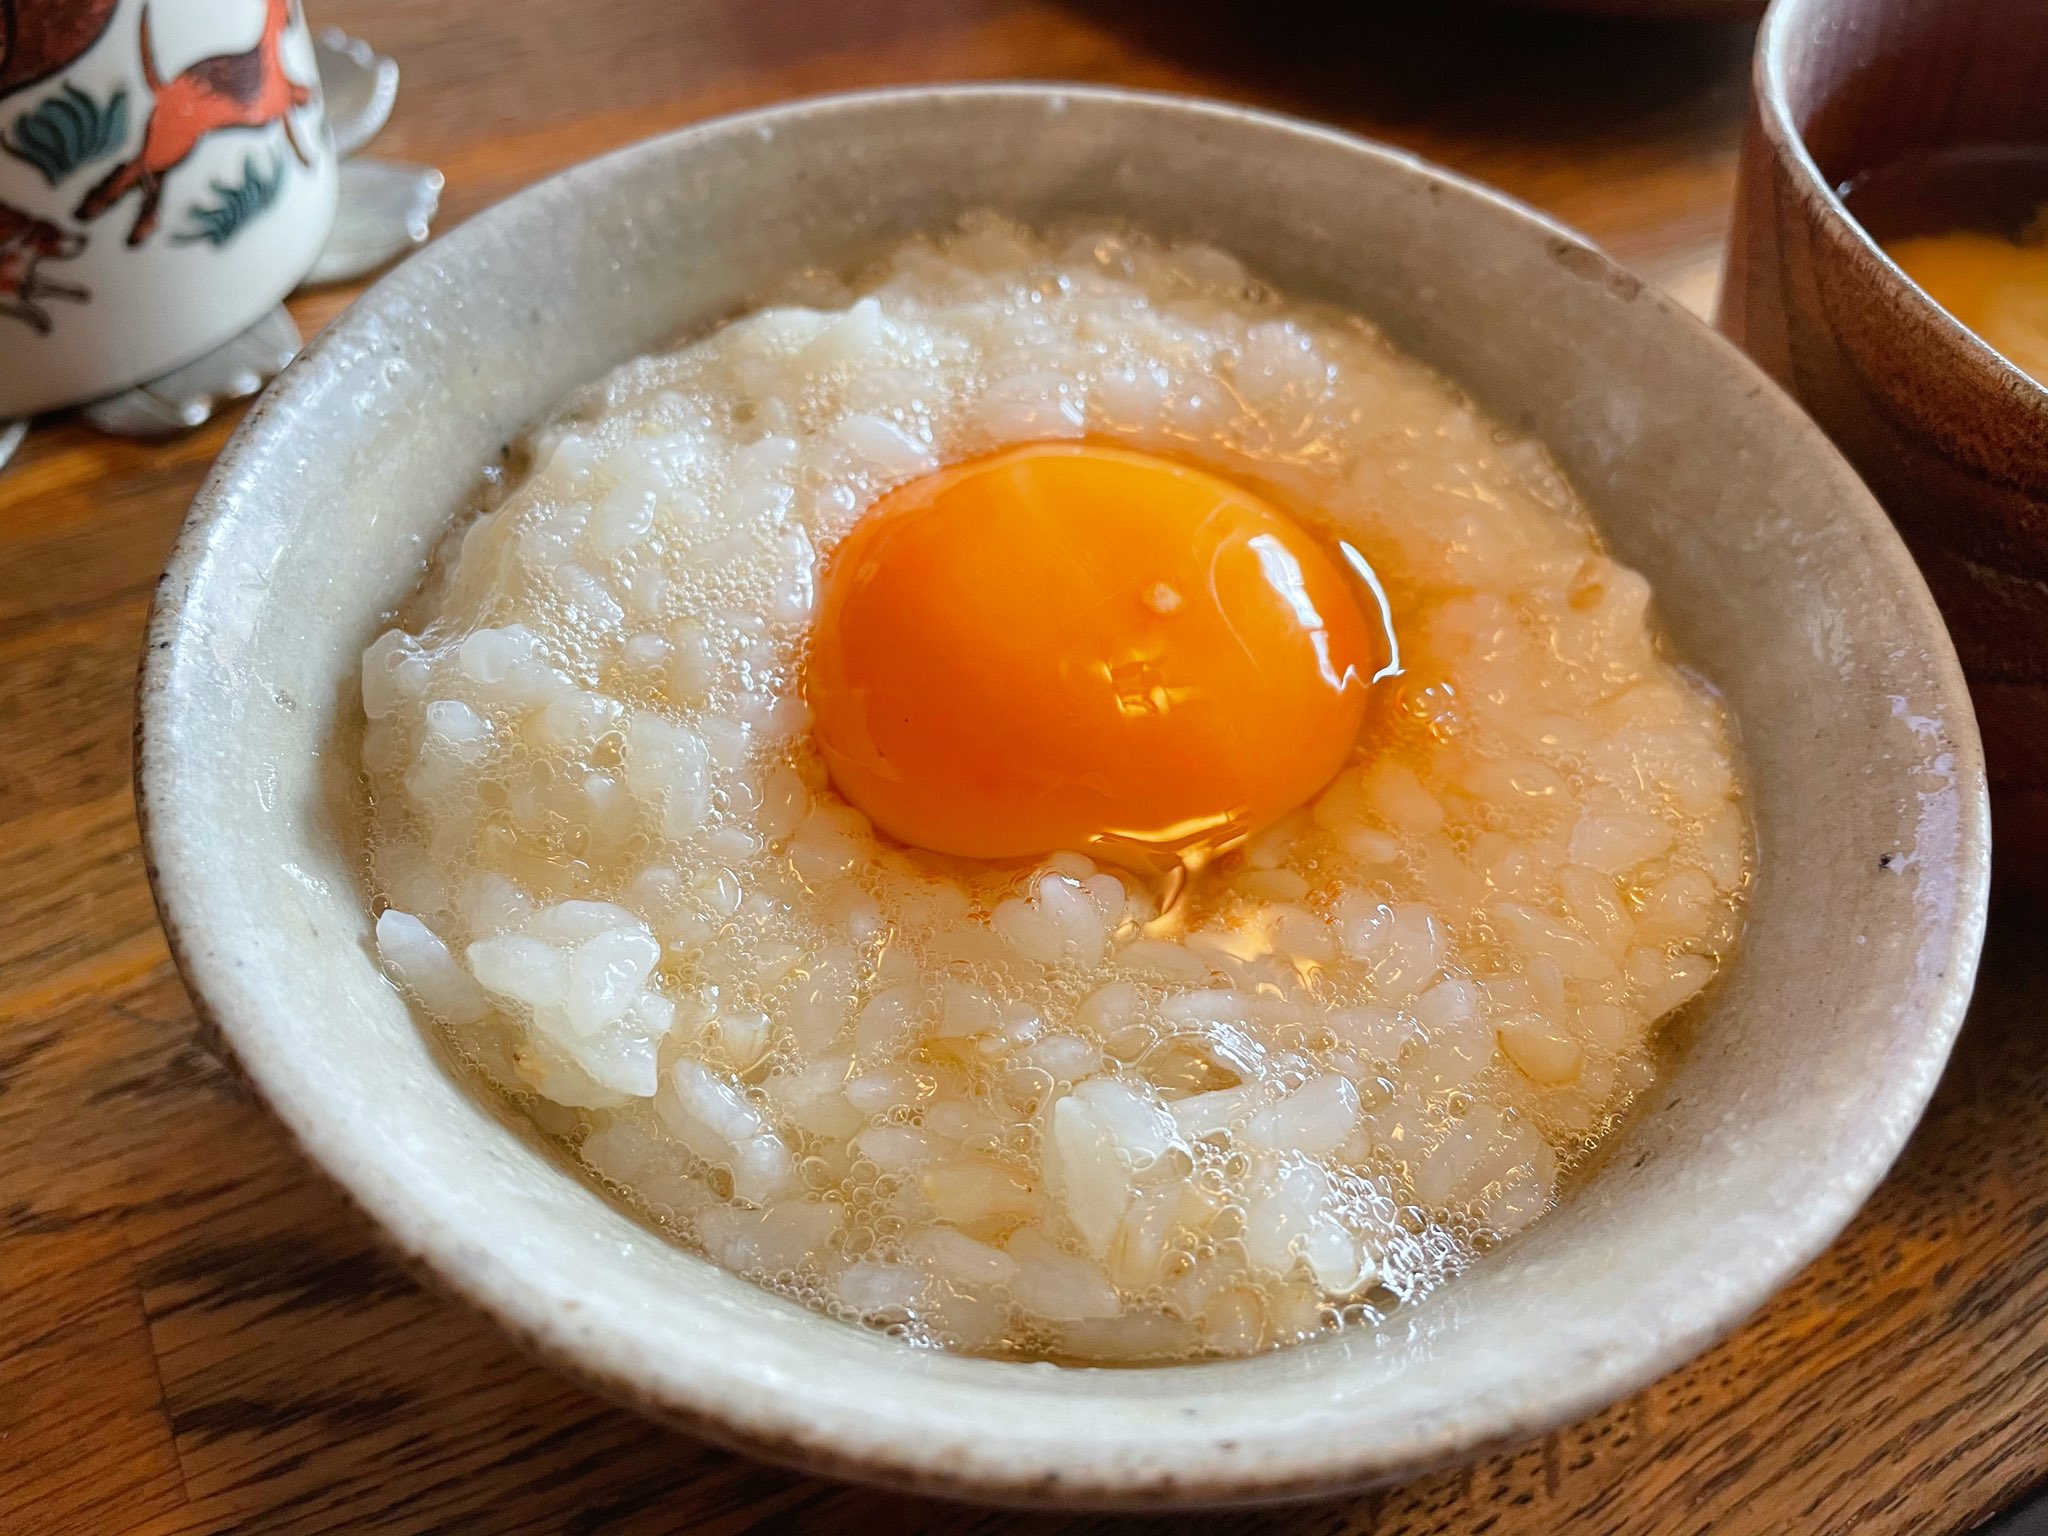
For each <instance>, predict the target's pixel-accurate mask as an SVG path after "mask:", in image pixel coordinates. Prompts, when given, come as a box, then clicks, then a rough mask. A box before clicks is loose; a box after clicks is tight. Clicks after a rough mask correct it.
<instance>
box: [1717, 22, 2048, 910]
mask: <svg viewBox="0 0 2048 1536" xmlns="http://www.w3.org/2000/svg"><path fill="white" fill-rule="evenodd" d="M1754 85H1755V90H1754V101H1753V105H1752V108H1751V119H1750V125H1749V132H1748V136H1747V138H1746V139H1745V141H1744V144H1743V150H1742V168H1741V175H1740V181H1739V185H1738V188H1737V194H1736V207H1735V227H1734V232H1733V235H1732V236H1731V239H1730V244H1729V250H1728V273H1727V279H1726V281H1725V282H1724V283H1723V285H1722V289H1721V313H1720V316H1719V324H1720V326H1721V328H1722V329H1723V330H1724V331H1726V332H1727V333H1728V335H1730V336H1731V337H1733V338H1734V339H1735V340H1736V341H1737V342H1738V343H1739V344H1740V345H1741V346H1742V347H1743V348H1744V349H1745V350H1746V351H1748V352H1749V354H1750V355H1751V356H1752V357H1754V358H1755V359H1756V360H1757V362H1759V363H1760V364H1762V365H1763V367H1764V369H1765V371H1766V372H1768V373H1770V374H1771V376H1772V377H1774V378H1775V379H1777V380H1778V381H1779V382H1780V383H1781V384H1783V385H1784V386H1785V388H1786V389H1788V390H1790V391H1791V392H1792V394H1793V395H1794V396H1796V397H1797V398H1798V400H1799V402H1800V404H1802V405H1803V406H1805V407H1806V409H1807V410H1808V411H1809V412H1811V413H1812V415H1813V418H1814V420H1815V421H1817V422H1819V423H1820V425H1821V426H1822V427H1823V428H1824V429H1825V430H1826V431H1827V433H1828V435H1829V436H1830V437H1832V438H1833V439H1834V440H1835V442H1836V443H1837V444H1838V445H1839V446H1840V447H1841V449H1842V451H1843V453H1845V454H1846V455H1847V456H1848V458H1849V461H1850V462H1851V463H1852V464H1854V465H1855V466H1856V468H1857V470H1858V471H1859V472H1860V473H1861V474H1862V475H1863V477H1864V478H1865V480H1866V481H1868V483H1869V485H1870V488H1871V490H1872V491H1874V492H1875V493H1876V494H1877V497H1878V500H1879V501H1881V502H1882V503H1883V504H1884V506H1885V508H1886V510H1888V511H1889V512H1890V513H1891V515H1892V517H1893V518H1894V519H1895V520H1896V521H1897V523H1898V525H1899V530H1900V532H1901V533H1903V534H1904V535H1905V538H1906V541H1907V543H1908V544H1909V545H1910V546H1911V548H1912V550H1913V553H1914V554H1915V556H1917V557H1918V559H1919V562H1920V568H1921V570H1922V571H1923V572H1924V573H1925V575H1926V577H1927V581H1928V585H1929V586H1931V587H1932V588H1933V590H1934V594H1935V597H1936V598H1937V599H1938V600H1939V602H1940V604H1941V610H1942V613H1943V614H1944V616H1945V617H1946V618H1947V620H1948V623H1949V625H1950V628H1951V630H1952V631H1953V633H1954V636H1955V641H1956V648H1957V650H1958V651H1960V652H1961V655H1962V661H1963V668H1964V670H1965V672H1966V673H1967V674H1968V676H1969V679H1970V686H1971V689H1972V691H1973V692H1974V694H1975V696H1976V703H1977V710H1978V713H1979V716H1980V718H1981V720H1982V722H1983V728H1984V741H1985V746H1986V749H1987V752H1988V755H1989V758H1990V767H1991V780H1992V793H1993V796H1994V801H1995V804H1996V807H1997V812H1998V847H1999V858H2000V863H2001V865H2002V867H2003V869H2004V870H2005V871H2006V872H2007V873H2010V874H2016V875H2019V876H2021V877H2022V878H2024V879H2026V880H2027V881H2029V882H2030V883H2032V884H2035V885H2048V388H2044V387H2042V385H2040V384H2038V383H2036V382H2035V381H2034V380H2033V379H2031V378H2029V377H2027V375H2025V374H2024V373H2022V372H2020V370H2019V369H2017V368H2015V367H2014V366H2013V365H2012V364H2011V363H2009V362H2007V361H2006V360H2005V358H2004V357H2002V356H2001V355H2000V354H1999V353H1997V352H1995V351H1993V350H1992V348H1990V347H1989V346H1987V345H1986V344H1985V343H1984V342H1983V341H1981V340H1979V339H1978V338H1977V336H1976V335H1975V334H1974V333H1972V332H1971V331H1969V330H1968V329H1966V328H1965V327H1964V326H1963V325H1961V324H1960V323H1959V322H1957V321H1956V320H1955V319H1954V318H1953V317H1952V316H1950V315H1949V313H1948V312H1947V311H1946V310H1944V309H1942V308H1941V307H1940V306H1939V305H1937V304H1936V303H1935V302H1934V301H1933V300H1932V299H1930V298H1929V297H1928V296H1927V294H1926V293H1925V292H1924V291H1922V289H1921V288H1920V286H1919V285H1918V284H1917V283H1915V282H1914V281H1913V280H1912V279H1911V278H1909V277H1907V276H1906V274H1905V273H1904V272H1903V271H1901V270H1900V269H1899V267H1898V266H1897V265H1896V264H1895V263H1893V261H1892V260H1891V258H1889V257H1888V256H1886V255H1885V254H1884V252H1883V251H1882V250H1881V249H1879V247H1878V245H1877V242H1876V241H1875V240H1873V239H1872V238H1871V237H1870V235H1869V234H1868V233H1867V232H1866V231H1865V230H1864V229H1863V227H1862V226H1861V225H1860V224H1858V223H1857V222H1856V220H1855V219H1854V218H1853V217H1851V216H1850V214H1849V211H1848V209H1847V208H1846V207H1845V206H1844V205H1843V201H1842V199H1841V198H1840V197H1839V196H1838V195H1837V193H1836V189H1837V188H1838V187H1839V186H1840V185H1841V184H1842V183H1844V182H1845V181H1848V180H1850V179H1851V178H1854V177H1859V176H1862V175H1863V174H1865V173H1867V172H1870V171H1874V170H1879V169H1882V168H1884V167H1886V166H1889V165H1891V164H1893V163H1894V162H1896V161H1898V160H1900V159H1902V158H1904V157H1907V156H1911V155H1915V154H1920V153H1925V152H1929V151H1938V150H1943V149H1950V148H1954V147H1956V146H1964V145H1983V144H1995V145H2038V146H2048V7H2043V6H2041V5H2039V4H2037V3H2035V0H1778V3H1777V4H1776V5H1774V6H1773V7H1772V9H1771V14H1770V17H1769V19H1768V20H1767V21H1766V22H1765V24H1764V28H1763V31H1762V32H1761V34H1760V35H1759V37H1758V40H1757V54H1756V75H1755V81H1754ZM2040 182H2041V172H2040V169H2039V167H2038V165H2036V166H2035V167H2033V168H2032V169H2031V170H2029V169H2027V168H2024V167H2023V168H2022V169H2021V171H2020V179H2019V181H2018V182H2017V183H2016V185H2015V186H2014V188H2013V190H2014V192H2015V193H2017V194H2018V195H2020V196H2023V197H2024V196H2026V195H2027V193H2028V192H2029V190H2031V192H2032V193H2033V195H2034V200H2035V201H2038V199H2039V197H2040V196H2042V195H2043V194H2044V191H2048V189H2044V188H2043V187H2042V186H2041V184H2040ZM1952 190H1953V191H1954V193H1955V195H1956V197H1957V201H1958V202H1962V201H1963V200H1964V196H1965V192H1966V189H1965V188H1964V187H1962V186H1957V187H1955V188H1954V189H1952ZM2016 222H2017V223H2024V222H2025V215H2024V213H2021V214H2020V216H2019V218H2018V219H2017V221H2016ZM1914 232H1915V233H1920V232H1925V231H1921V230H1915V231H1914Z"/></svg>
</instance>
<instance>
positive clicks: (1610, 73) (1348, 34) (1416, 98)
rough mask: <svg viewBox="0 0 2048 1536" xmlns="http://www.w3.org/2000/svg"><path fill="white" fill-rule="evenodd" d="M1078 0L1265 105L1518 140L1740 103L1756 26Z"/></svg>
mask: <svg viewBox="0 0 2048 1536" xmlns="http://www.w3.org/2000/svg"><path fill="white" fill-rule="evenodd" d="M1064 4H1065V6H1066V8H1067V9H1068V10H1071V11H1074V12H1077V13H1080V14H1083V15H1085V16H1087V17H1088V18H1089V19H1091V20H1092V21H1094V22H1095V23H1097V24H1098V25H1100V26H1102V27H1105V28H1107V29H1109V30H1111V31H1113V32H1115V33H1118V34H1120V35H1121V36H1123V37H1125V38H1127V39H1128V40H1130V41H1131V42H1132V43H1133V44H1134V45H1135V46H1136V47H1137V48H1138V49H1140V50H1141V51H1142V52H1143V53H1144V54H1146V55H1147V56H1150V57H1155V58H1162V59H1167V60H1171V61H1173V62H1174V63H1177V64H1179V65H1182V66H1184V67H1186V68H1188V69H1191V70H1194V71H1196V72H1198V73H1199V74H1200V75H1203V76H1206V77H1210V78H1211V79H1212V80H1213V81H1214V82H1215V85H1214V86H1213V87H1210V88H1214V89H1221V88H1222V87H1223V84H1224V82H1228V84H1229V86H1230V87H1232V88H1233V91H1232V93H1233V94H1243V95H1245V96H1248V97H1255V98H1256V99H1257V100H1258V101H1259V102H1260V103H1261V104H1262V105H1265V106H1269V107H1274V108H1277V109H1279V110H1283V111H1290V112H1295V113H1298V114H1301V115H1304V116H1309V117H1321V118H1329V119H1333V120H1336V121H1339V122H1345V123H1350V124H1354V125H1356V126H1359V127H1361V128H1362V129H1364V130H1365V131H1372V132H1379V133H1388V132H1400V131H1402V130H1407V131H1410V132H1413V133H1415V134H1418V135H1423V136H1430V137H1434V136H1437V135H1444V136H1454V137H1457V136H1466V135H1472V136H1485V137H1488V138H1493V139H1497V140H1499V141H1500V142H1502V143H1503V144H1514V143H1517V142H1521V141H1529V140H1534V141H1538V142H1544V143H1559V144H1570V143H1578V142H1587V141H1597V140H1600V139H1602V138H1604V137H1608V136H1611V135H1614V134H1616V133H1619V132H1621V131H1623V130H1627V131H1628V132H1629V133H1630V134H1631V135H1632V136H1637V137H1639V136H1640V134H1641V132H1642V127H1643V123H1644V121H1645V120H1646V119H1651V118H1660V119H1670V120H1672V121H1674V122H1679V123H1682V122H1683V121H1685V120H1687V118H1688V116H1689V114H1691V113H1692V112H1694V111H1695V110H1696V109H1697V107H1698V106H1699V104H1700V103H1701V102H1702V101H1703V100H1711V101H1713V102H1715V103H1717V104H1719V103H1723V102H1724V101H1725V100H1727V99H1729V98H1730V93H1731V92H1732V93H1735V97H1736V98H1739V94H1740V92H1741V91H1742V89H1743V79H1742V63H1743V61H1744V60H1746V59H1747V58H1748V57H1749V53H1750V49H1751V46H1752V42H1753V39H1754V36H1755V32H1756V27H1755V23H1754V22H1753V21H1748V20H1740V19H1738V20H1734V21H1729V20H1726V19H1721V20H1706V19H1666V18H1657V19H1644V18H1635V17H1618V16H1609V15H1579V14H1568V13H1565V12H1561V11H1552V10H1523V9H1518V8H1511V7H1503V6H1498V5H1493V4H1488V3H1485V0H1441V3H1437V4H1431V5H1419V6H1411V5H1398V6H1397V5H1386V6H1382V5H1369V4H1366V5H1361V4H1358V3H1356V0H1349V3H1341V4H1340V3H1330V0H1312V3H1306V4H1281V5H1273V4H1261V3H1257V0H1064ZM1190 88H1203V87H1201V86H1200V83H1199V82H1198V83H1197V84H1196V85H1195V86H1193V87H1190ZM1721 115H1722V114H1718V113H1717V114H1716V115H1715V120H1716V121H1719V119H1720V116H1721ZM1403 136H1404V137H1405V136H1406V135H1405V134H1403Z"/></svg>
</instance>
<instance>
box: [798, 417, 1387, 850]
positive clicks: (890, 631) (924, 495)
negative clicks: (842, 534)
mask: <svg viewBox="0 0 2048 1536" xmlns="http://www.w3.org/2000/svg"><path fill="white" fill-rule="evenodd" d="M1346 553H1347V554H1348V553H1349V551H1348V550H1347V551H1346ZM1355 590H1356V587H1355V583H1354V579H1353V578H1351V577H1349V576H1347V575H1346V574H1345V573H1344V572H1342V571H1341V570H1340V569H1339V568H1338V566H1337V565H1336V564H1335V562H1334V561H1333V560H1332V559H1331V558H1330V556H1328V555H1326V554H1325V553H1324V552H1323V550H1322V548H1321V547H1320V546H1319V545H1318V544H1317V543H1316V542H1315V541H1314V540H1313V539H1311V538H1310V537H1309V536H1308V534H1307V533H1306V531H1305V530H1304V529H1303V528H1302V527H1301V525H1300V524H1298V523H1296V522H1295V521H1293V520H1292V519H1291V518H1289V517H1287V516H1286V515H1285V514H1283V513H1282V512H1281V511H1280V510H1279V509H1277V508H1276V507H1274V506H1272V505H1271V504H1270V503H1268V502H1266V501H1265V500H1263V499H1261V498H1260V497H1258V496H1255V495H1252V494H1250V493H1249V492H1247V491H1245V490H1244V489H1242V488H1241V487H1239V486H1236V485H1232V484H1230V483H1229V482H1228V481H1225V480H1221V479H1218V478H1217V477H1216V476H1214V475H1210V474H1205V473H1203V472H1202V471H1200V470H1197V469H1192V468H1189V467H1188V466H1186V465H1183V464H1177V463H1173V462H1171V461H1169V460H1166V459H1160V458H1154V457H1152V456H1151V455H1148V454H1142V453H1132V452H1127V451H1125V450H1122V449H1115V448H1105V447H1097V446H1093V445H1083V444H1072V443H1059V444H1033V445H1029V446H1026V447H1022V448H1015V449H1011V450H1008V451H1006V452H1002V453H998V454H994V455H992V456H990V457H988V458H983V459H977V460H973V461H971V462H969V463H965V464H959V465H955V466H953V467H951V468H948V469H943V470H940V471H938V472H937V473H935V474H931V475H927V476H925V477H923V478H922V479H919V480H915V481H912V482H911V483H910V484H908V485H905V486H903V487H901V488H899V489H898V490H896V491H893V492H891V493H890V494H889V495H887V496H885V497H883V498H882V499H881V500H880V501H879V502H877V503H876V504H875V506H874V507H873V508H872V509H871V510H869V511H868V512H867V514H866V515H865V516H863V517H862V518H861V519H860V521H859V522H858V523H856V524H855V525H854V527H853V529H852V531H851V532H850V533H849V534H848V535H847V537H846V539H845V541H844V542H843V543H842V544H841V545H840V546H839V548H838V550H837V551H836V552H835V553H834V555H833V558H832V561H831V564H830V567H829V568H828V570H827V572H826V575H825V581H824V587H823V591H822V593H821V600H820V604H819V608H818V612H817V618H816V623H815V628H814V630H813V635H812V651H811V658H810V664H809V674H808V679H807V684H808V689H807V691H808V697H809V702H810V706H811V710H812V718H813V728H814V731H815V734H816V739H817V743H818V746H819V749H820V751H821V752H822V754H823V756H824V759H825V763H826V766H827V767H828V768H829V769H830V771H831V774H832V779H833V782H834V783H835V784H836V785H837V787H838V789H839V792H840V793H841V794H842V795H844V796H845V797H846V799H847V800H849V801H851V802H852V803H853V804H854V805H855V806H857V807H858V808H859V809H860V810H861V811H863V812H865V813H866V814H867V816H868V817H869V819H870V820H872V821H873V822H874V823H875V825H876V826H878V827H880V828H881V829H882V830H883V831H885V832H887V833H889V834H890V835H891V836H893V837H896V838H898V839H900V840H901V841H903V842H905V843H910V844H914V845H916V846H918V847H921V848H927V849H931V850H934V851H936V852H940V853H948V854H957V855H962V856H966V857H972V858H986V859H1000V858H1017V857H1023V856H1027V855H1031V854H1039V853H1045V852H1049V851H1052V850H1054V849H1061V848H1081V847H1086V846H1089V845H1090V844H1091V843H1093V842H1095V841H1096V840H1098V839H1111V840H1118V841H1122V840H1129V841H1135V842H1138V843H1143V844H1148V845H1153V846H1156V847H1161V848H1168V849H1186V848H1190V847H1195V846H1200V845H1210V846H1215V845H1219V844H1223V843H1227V842H1228V841H1230V840H1231V839H1233V838H1235V837H1237V836H1241V835H1243V834H1245V833H1247V832H1250V831H1252V830H1254V829H1256V828H1257V827H1259V826H1261V825H1263V824H1265V823H1268V822H1270V821H1273V820H1275V819H1277V818H1278V817H1280V816H1282V815H1284V814H1285V813H1286V812H1287V811H1289V810H1291V809H1292V808H1293V807H1295V806H1297V805H1299V804H1300V803H1301V802H1302V801H1304V800H1306V799H1307V798H1308V797H1309V796H1310V795H1312V794H1314V793H1315V792H1316V791H1317V790H1318V789H1319V788H1321V787H1322V786H1323V784H1325V783H1326V782H1327V781H1328V780H1329V779H1330V778H1331V777H1332V776H1333V775H1334V774H1335V773H1336V771H1337V770H1338V768H1340V767H1341V766H1342V765H1343V763H1344V762H1345V760H1346V758H1347V757H1348V756H1349V755H1350V753H1351V751H1352V748H1353V745H1354V743H1355V742H1356V740H1357V737H1358V734H1359V730H1360V727H1361V725H1362V723H1363V721H1364V716H1365V706H1366V692H1367V688H1368V684H1369V682H1370V680H1371V679H1372V677H1373V676H1374V675H1375V670H1376V668H1377V667H1378V665H1379V660H1378V658H1379V657H1380V655H1381V654H1382V653H1383V652H1384V650H1385V648H1386V640H1385V638H1384V635H1385V631H1384V630H1382V629H1381V628H1380V627H1379V626H1378V625H1377V624H1369V623H1368V622H1367V620H1366V617H1365V614H1364V612H1363V610H1362V609H1361V607H1360V605H1359V601H1358V599H1357V597H1356V596H1355V595H1354V592H1355Z"/></svg>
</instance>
